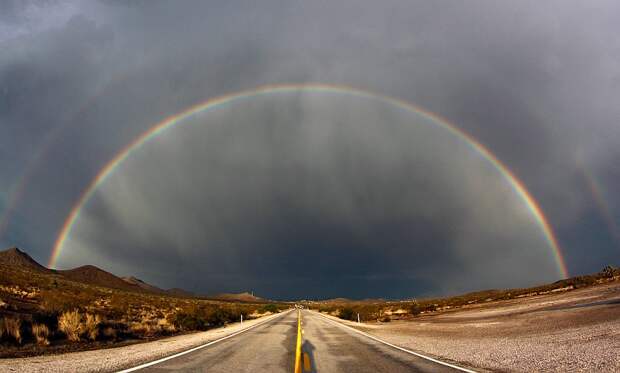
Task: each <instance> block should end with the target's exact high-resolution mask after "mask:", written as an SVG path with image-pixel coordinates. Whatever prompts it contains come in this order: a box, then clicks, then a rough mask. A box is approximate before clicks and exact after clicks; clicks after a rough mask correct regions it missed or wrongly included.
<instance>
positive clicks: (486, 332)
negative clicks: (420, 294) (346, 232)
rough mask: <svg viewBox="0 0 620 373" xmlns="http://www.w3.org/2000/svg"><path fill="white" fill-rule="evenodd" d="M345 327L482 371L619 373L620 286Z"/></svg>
mask: <svg viewBox="0 0 620 373" xmlns="http://www.w3.org/2000/svg"><path fill="white" fill-rule="evenodd" d="M339 321H340V322H342V320H339ZM347 324H348V325H351V326H354V327H356V328H359V329H361V330H363V331H365V332H367V333H370V334H373V335H375V336H377V337H379V338H381V339H383V340H385V341H388V342H390V343H393V344H396V345H399V346H403V347H405V348H408V349H411V350H414V351H419V352H420V353H424V354H428V355H431V356H434V357H437V358H440V359H442V360H445V361H453V362H457V363H461V364H464V365H467V366H473V367H477V368H478V369H479V370H481V371H494V372H533V371H537V372H552V371H553V372H558V371H562V372H568V371H570V372H592V371H596V372H618V371H620V353H619V351H620V282H614V283H609V284H604V285H597V286H593V287H589V288H584V289H578V290H573V291H569V292H564V293H558V294H548V295H542V296H535V297H530V298H521V299H513V300H509V301H500V302H492V303H491V302H490V303H487V304H483V305H476V306H471V307H467V308H464V309H460V310H453V311H449V312H444V313H441V314H438V315H433V316H423V317H419V318H416V319H415V320H413V321H393V322H391V323H377V324H362V325H360V324H357V323H351V322H347Z"/></svg>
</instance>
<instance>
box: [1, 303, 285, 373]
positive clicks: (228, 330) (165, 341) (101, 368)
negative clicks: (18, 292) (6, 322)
mask: <svg viewBox="0 0 620 373" xmlns="http://www.w3.org/2000/svg"><path fill="white" fill-rule="evenodd" d="M285 312H286V311H285ZM281 315H282V313H278V314H274V315H270V316H265V317H261V318H258V319H253V320H249V321H245V322H244V323H243V325H240V324H238V323H237V324H234V325H229V326H227V327H223V328H218V329H212V330H209V331H206V332H200V333H194V334H186V335H179V336H174V337H169V338H162V339H159V340H156V341H153V342H146V343H138V344H133V345H130V346H123V347H116V348H108V349H102V350H92V351H82V352H73V353H67V354H60V355H45V356H36V357H29V358H18V359H0V372H59V373H60V372H114V371H118V370H121V369H126V368H130V367H134V366H137V365H140V364H143V363H146V362H149V361H153V360H156V359H160V358H163V357H166V356H169V355H173V354H175V353H178V352H182V351H185V350H188V349H190V348H193V347H196V346H200V345H202V344H205V343H208V342H210V341H213V340H216V339H219V338H222V337H225V336H227V335H230V334H233V333H235V332H238V331H240V330H241V329H244V328H247V327H251V326H253V325H256V324H258V323H261V322H264V321H268V320H270V319H272V318H275V317H279V316H281Z"/></svg>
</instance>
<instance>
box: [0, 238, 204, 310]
mask: <svg viewBox="0 0 620 373" xmlns="http://www.w3.org/2000/svg"><path fill="white" fill-rule="evenodd" d="M0 266H4V267H8V268H11V269H23V270H27V271H34V272H37V273H42V274H50V275H59V276H61V277H63V278H65V279H68V280H71V281H74V282H78V283H82V284H88V285H95V286H101V287H106V288H112V289H121V290H127V291H134V292H142V293H153V294H160V295H162V294H167V295H171V296H179V297H185V298H187V297H195V295H194V294H192V293H190V292H188V291H185V290H183V289H171V290H167V291H166V290H163V289H160V288H158V287H157V286H154V285H151V284H148V283H146V282H144V281H142V280H140V279H139V278H136V277H133V276H129V277H123V278H121V277H118V276H116V275H114V274H112V273H110V272H107V271H105V270H103V269H101V268H98V267H95V266H93V265H84V266H81V267H77V268H73V269H67V270H53V269H49V268H46V267H44V266H42V265H41V264H39V263H38V262H37V261H36V260H34V259H32V257H30V255H28V254H26V253H25V252H23V251H21V250H20V249H18V248H16V247H13V248H10V249H7V250H4V251H0Z"/></svg>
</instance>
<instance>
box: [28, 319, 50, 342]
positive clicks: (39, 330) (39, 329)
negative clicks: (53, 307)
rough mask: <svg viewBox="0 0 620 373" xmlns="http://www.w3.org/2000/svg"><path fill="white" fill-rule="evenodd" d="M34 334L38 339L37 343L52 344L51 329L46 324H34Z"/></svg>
mask: <svg viewBox="0 0 620 373" xmlns="http://www.w3.org/2000/svg"><path fill="white" fill-rule="evenodd" d="M32 334H33V335H34V337H35V339H36V340H37V344H39V345H42V346H47V345H49V344H50V341H49V335H50V330H49V328H48V327H47V325H45V324H32Z"/></svg>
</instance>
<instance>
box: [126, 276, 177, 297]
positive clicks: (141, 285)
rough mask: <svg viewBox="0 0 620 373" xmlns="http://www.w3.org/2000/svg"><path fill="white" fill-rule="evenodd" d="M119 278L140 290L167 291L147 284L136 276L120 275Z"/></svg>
mask: <svg viewBox="0 0 620 373" xmlns="http://www.w3.org/2000/svg"><path fill="white" fill-rule="evenodd" d="M121 279H122V280H123V281H125V282H127V283H128V284H131V285H135V286H138V287H139V288H141V289H142V290H146V291H150V292H153V293H167V291H165V290H163V289H160V288H158V287H157V286H154V285H151V284H148V283H146V282H144V281H142V280H140V279H139V278H136V277H133V276H129V277H121Z"/></svg>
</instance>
